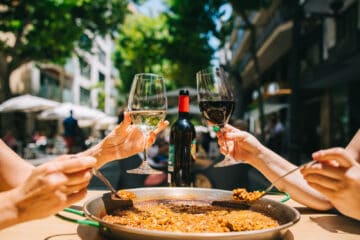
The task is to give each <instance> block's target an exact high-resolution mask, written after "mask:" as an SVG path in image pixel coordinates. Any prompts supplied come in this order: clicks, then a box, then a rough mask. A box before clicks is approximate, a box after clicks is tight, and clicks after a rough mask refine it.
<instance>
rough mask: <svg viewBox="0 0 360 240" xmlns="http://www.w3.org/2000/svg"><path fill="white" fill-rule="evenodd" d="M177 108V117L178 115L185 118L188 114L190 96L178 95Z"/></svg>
mask: <svg viewBox="0 0 360 240" xmlns="http://www.w3.org/2000/svg"><path fill="white" fill-rule="evenodd" d="M178 110H179V118H180V117H185V118H187V117H188V116H189V110H190V98H189V96H188V95H180V96H179V105H178Z"/></svg>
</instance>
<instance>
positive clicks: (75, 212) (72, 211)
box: [55, 208, 100, 228]
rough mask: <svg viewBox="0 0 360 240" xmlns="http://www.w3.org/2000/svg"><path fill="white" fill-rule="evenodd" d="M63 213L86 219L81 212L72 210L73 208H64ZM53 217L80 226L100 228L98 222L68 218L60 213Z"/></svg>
mask: <svg viewBox="0 0 360 240" xmlns="http://www.w3.org/2000/svg"><path fill="white" fill-rule="evenodd" d="M63 211H64V212H68V213H73V214H75V215H78V216H82V217H86V216H85V213H84V212H83V211H80V210H76V209H73V208H65V209H64V210H63ZM55 216H56V217H58V218H61V219H63V220H65V221H69V222H73V223H77V224H80V225H87V226H91V227H97V228H98V227H100V224H99V223H98V222H96V221H92V220H88V219H75V218H70V217H67V216H64V215H62V214H60V213H57V214H56V215H55Z"/></svg>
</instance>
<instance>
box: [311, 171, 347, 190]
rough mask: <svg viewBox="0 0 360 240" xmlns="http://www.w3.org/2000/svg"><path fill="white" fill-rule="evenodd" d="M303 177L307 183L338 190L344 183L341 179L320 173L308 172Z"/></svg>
mask: <svg viewBox="0 0 360 240" xmlns="http://www.w3.org/2000/svg"><path fill="white" fill-rule="evenodd" d="M304 178H305V180H306V181H307V182H308V183H314V184H318V185H319V186H322V187H324V188H328V189H331V190H334V191H338V190H340V189H342V188H344V184H343V183H342V181H339V180H338V179H334V178H329V177H327V176H323V175H320V174H308V175H306V176H305V177H304Z"/></svg>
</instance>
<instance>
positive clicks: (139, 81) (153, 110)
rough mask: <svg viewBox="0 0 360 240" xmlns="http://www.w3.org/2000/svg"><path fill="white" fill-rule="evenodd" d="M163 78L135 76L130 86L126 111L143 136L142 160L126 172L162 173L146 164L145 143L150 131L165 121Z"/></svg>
mask: <svg viewBox="0 0 360 240" xmlns="http://www.w3.org/2000/svg"><path fill="white" fill-rule="evenodd" d="M165 89H166V87H165V81H164V78H163V77H162V76H160V75H157V74H153V73H139V74H136V75H135V77H134V80H133V83H132V85H131V90H130V95H129V101H128V111H129V113H130V116H131V121H132V123H133V124H134V125H136V126H137V127H138V128H139V129H140V130H141V131H142V133H143V134H144V137H145V146H144V159H143V161H142V164H141V165H140V166H139V167H137V168H135V169H130V170H127V171H126V172H127V173H134V174H161V173H163V172H162V171H158V170H156V169H153V168H152V167H151V166H150V165H149V164H148V162H147V161H146V158H147V148H146V141H147V139H148V136H149V133H150V131H153V130H155V129H156V128H157V127H158V125H159V123H160V122H161V121H164V120H165V116H166V113H167V96H166V90H165Z"/></svg>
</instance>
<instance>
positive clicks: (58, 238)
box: [44, 233, 77, 240]
mask: <svg viewBox="0 0 360 240" xmlns="http://www.w3.org/2000/svg"><path fill="white" fill-rule="evenodd" d="M76 235H77V234H76V233H62V234H56V235H52V236H48V237H46V238H44V240H64V239H69V236H76Z"/></svg>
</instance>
